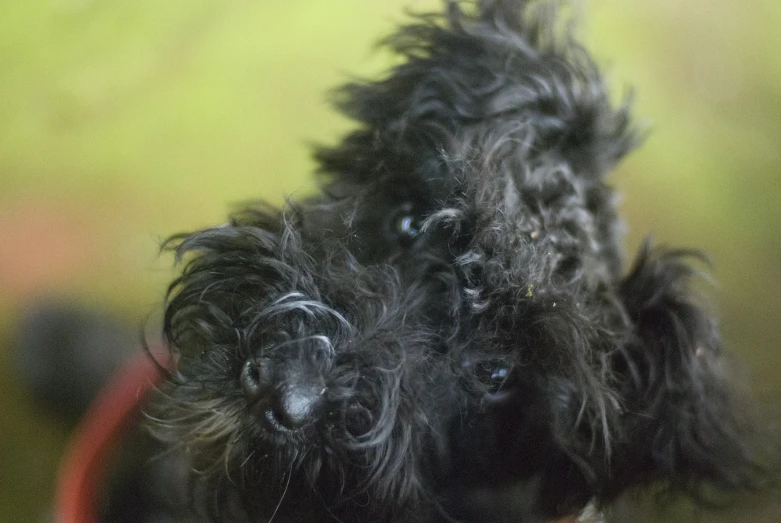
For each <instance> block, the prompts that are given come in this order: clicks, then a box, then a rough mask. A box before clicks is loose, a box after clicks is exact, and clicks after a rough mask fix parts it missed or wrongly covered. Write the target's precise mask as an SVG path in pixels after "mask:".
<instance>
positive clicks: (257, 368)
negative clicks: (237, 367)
mask: <svg viewBox="0 0 781 523" xmlns="http://www.w3.org/2000/svg"><path fill="white" fill-rule="evenodd" d="M307 370H308V369H306V368H304V366H303V365H301V364H297V363H290V364H285V363H279V362H277V363H274V362H271V361H267V360H259V361H258V360H248V361H247V362H246V363H245V364H244V367H243V369H242V372H241V378H240V379H241V385H242V388H243V389H244V393H245V394H246V396H247V399H248V400H249V403H250V404H251V405H252V406H253V408H254V409H255V412H256V413H257V415H258V416H259V417H261V418H262V419H263V421H264V422H265V425H266V427H267V428H269V429H271V430H277V431H284V430H298V429H300V428H303V427H305V426H306V425H308V424H310V423H312V422H313V421H315V420H316V419H317V417H318V415H319V411H320V409H321V407H322V405H323V403H324V401H325V398H324V393H325V385H324V382H323V380H322V378H321V377H319V376H318V375H316V373H313V372H308V371H307Z"/></svg>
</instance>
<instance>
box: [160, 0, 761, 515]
mask: <svg viewBox="0 0 781 523" xmlns="http://www.w3.org/2000/svg"><path fill="white" fill-rule="evenodd" d="M534 7H535V6H534V5H531V6H530V5H527V2H523V1H520V0H517V1H510V0H507V1H498V0H497V1H484V2H480V3H479V5H478V7H477V8H475V10H474V12H464V10H463V9H462V8H461V7H460V6H459V4H458V3H456V2H449V3H448V11H447V12H446V14H445V15H443V16H424V17H420V18H419V19H418V20H417V22H416V23H414V24H412V25H409V26H407V27H404V28H402V29H401V30H400V31H399V32H398V33H397V34H395V35H394V36H393V37H391V38H390V39H388V41H387V43H388V45H390V46H391V47H392V48H393V49H394V50H395V51H397V52H398V53H400V54H401V55H403V56H404V57H405V58H406V60H405V61H404V62H403V63H402V64H401V65H399V66H398V67H396V68H395V69H393V70H392V71H391V73H390V74H389V75H388V76H387V77H386V78H385V79H383V80H381V81H378V82H373V83H365V84H357V83H356V84H351V85H348V86H346V87H345V88H344V89H342V90H341V91H340V92H339V94H338V98H337V102H338V106H339V107H340V108H341V109H342V110H343V111H344V112H345V113H346V114H348V115H349V116H351V117H353V118H354V119H355V120H356V121H357V122H358V124H359V125H358V129H357V130H356V131H354V132H353V133H352V134H350V135H349V136H347V137H346V138H345V139H344V140H343V141H342V142H341V143H340V144H339V145H338V146H336V147H333V148H322V149H320V150H319V151H318V152H317V158H318V159H319V161H320V165H321V176H322V179H323V182H324V183H323V191H322V194H320V195H318V196H316V197H313V198H311V199H308V200H304V201H301V202H298V203H292V204H289V205H288V206H287V207H286V208H285V210H282V211H277V210H273V209H261V210H254V211H247V212H245V213H243V214H241V215H239V216H237V217H235V218H234V219H233V220H232V221H231V222H230V223H229V224H228V225H226V226H223V227H220V228H216V229H210V230H207V231H201V232H198V233H194V234H192V235H187V236H183V237H179V238H177V239H175V240H174V241H173V243H172V244H173V245H174V246H175V248H176V250H177V252H178V255H179V256H180V257H181V258H184V259H186V260H187V261H186V264H185V265H184V269H183V274H182V276H181V277H180V278H179V279H178V280H177V281H175V282H174V284H173V285H172V286H171V292H170V299H169V301H168V307H167V311H166V321H165V334H166V337H167V339H168V342H169V345H170V346H171V348H172V350H173V351H174V352H175V354H176V356H177V358H178V362H179V366H178V369H177V371H176V373H175V374H174V379H173V380H172V387H171V389H170V390H169V391H168V400H167V401H163V409H162V414H161V416H162V417H164V418H165V420H166V422H165V423H166V424H167V425H168V426H169V427H170V428H171V429H172V430H173V433H174V434H176V435H177V437H179V438H181V445H182V446H183V447H184V448H185V449H186V450H188V451H189V452H190V453H191V454H192V455H193V462H194V467H195V468H196V470H198V471H200V472H203V473H204V474H205V477H207V478H208V480H209V481H210V484H211V485H214V486H215V487H218V488H217V490H216V491H218V492H224V493H225V494H224V496H222V497H224V498H225V500H227V499H228V498H230V497H231V496H233V495H235V494H236V493H238V494H239V498H241V500H242V503H243V505H244V506H245V511H249V512H250V513H252V514H253V516H258V517H259V516H266V517H268V516H269V515H273V514H274V513H275V512H276V511H277V508H279V506H283V509H282V512H281V514H282V515H285V514H288V515H289V517H291V518H293V517H299V518H301V517H306V518H309V519H311V520H315V521H317V520H328V518H330V517H332V516H333V517H335V518H337V519H339V520H342V521H346V520H357V521H361V520H368V519H372V518H374V519H376V520H399V521H402V520H403V521H413V520H414V521H433V520H434V515H433V514H434V513H436V511H437V510H439V509H436V510H435V509H433V508H432V507H434V506H441V507H442V509H443V510H446V511H449V512H450V514H451V515H454V516H455V517H457V518H463V519H467V520H485V519H486V518H488V519H492V518H493V519H497V520H504V519H510V520H519V519H522V518H529V519H531V520H536V519H547V518H551V519H552V518H559V517H565V516H570V515H573V514H576V513H577V512H578V511H579V510H580V509H582V508H583V506H584V505H585V504H586V503H587V502H588V501H589V500H592V499H596V500H597V501H598V502H600V503H606V502H609V501H611V500H612V499H614V498H615V497H617V496H618V495H619V494H621V493H622V492H624V491H625V490H627V489H629V488H632V487H634V486H637V485H645V484H650V483H655V482H661V483H666V484H668V485H670V486H672V487H673V488H674V489H676V490H680V491H683V492H685V493H687V494H693V495H695V497H696V496H698V495H700V494H701V493H702V488H701V487H702V486H703V485H707V486H708V487H712V486H713V487H716V488H724V489H735V488H738V489H741V488H751V487H755V486H757V485H758V482H759V480H760V479H761V478H762V477H764V475H765V472H766V471H767V468H766V467H765V466H763V464H762V461H761V460H762V458H763V457H764V456H761V455H760V454H758V453H757V452H758V451H757V448H756V447H755V446H754V434H753V429H751V426H750V425H749V424H747V423H745V420H744V419H741V418H740V412H738V411H737V409H736V408H735V403H736V401H737V400H735V397H734V394H733V393H732V391H731V388H730V386H729V384H728V381H727V380H726V378H725V377H724V375H723V370H722V367H723V356H722V350H721V346H720V342H719V339H718V335H717V332H716V330H715V328H714V326H713V322H712V320H711V319H710V318H709V316H708V315H707V314H706V313H705V312H704V311H703V309H702V308H700V307H699V306H698V305H697V303H696V299H695V298H694V297H693V295H692V292H691V290H690V289H689V279H690V276H691V274H692V270H691V269H690V268H689V264H688V261H687V258H688V257H689V256H688V255H687V254H686V253H681V252H676V251H660V250H653V249H651V248H650V247H646V248H644V249H643V251H642V252H641V253H640V254H639V255H638V256H637V261H636V262H635V265H634V268H633V269H632V270H630V271H629V273H628V275H624V273H623V266H622V260H621V255H620V245H619V239H618V233H617V230H618V221H617V218H616V211H615V207H614V196H613V191H612V190H611V189H610V187H609V186H608V185H607V184H606V183H605V181H604V175H605V174H606V172H607V171H609V169H610V168H611V167H612V166H613V165H614V164H615V163H616V162H617V161H618V160H619V159H620V158H621V157H622V156H623V155H624V154H625V153H626V152H627V151H628V150H629V149H631V147H632V146H633V144H634V143H635V142H636V140H635V137H634V134H633V132H632V131H631V129H630V126H629V116H628V109H627V107H626V105H623V106H620V107H617V108H616V107H614V106H613V104H611V101H610V99H609V95H608V93H607V91H606V88H605V85H604V82H603V81H602V78H601V75H600V73H599V71H598V69H597V68H596V67H595V66H594V64H593V62H592V61H591V59H590V58H589V56H588V54H587V53H586V52H585V51H584V50H583V49H582V48H581V47H580V46H579V45H578V44H577V43H575V42H574V41H573V40H572V38H571V36H570V34H569V32H568V31H566V30H559V29H560V27H561V24H560V23H559V21H557V20H556V18H555V17H554V16H553V11H552V10H551V9H550V8H549V7H545V6H542V7H539V8H538V9H534ZM544 7H545V8H544ZM486 492H505V493H506V494H505V495H503V496H500V497H499V501H498V502H497V500H496V499H497V498H496V497H490V496H486V495H485V493H486ZM520 492H523V494H520ZM486 499H490V500H491V501H488V502H486V501H485V500H486ZM225 500H222V501H223V502H224V501H225ZM519 500H522V501H519ZM223 504H225V503H223ZM284 504H287V507H288V508H284ZM487 505H489V506H487ZM520 505H522V506H520ZM302 507H303V508H302ZM223 510H224V508H223ZM367 518H368V519H367ZM416 518H417V519H416ZM535 518H536V519H535Z"/></svg>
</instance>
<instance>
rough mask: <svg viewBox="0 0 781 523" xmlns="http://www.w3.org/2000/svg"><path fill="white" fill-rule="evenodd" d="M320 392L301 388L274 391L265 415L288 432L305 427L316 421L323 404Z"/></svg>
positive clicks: (311, 388) (304, 387) (314, 389)
mask: <svg viewBox="0 0 781 523" xmlns="http://www.w3.org/2000/svg"><path fill="white" fill-rule="evenodd" d="M322 390H323V389H320V390H316V388H313V387H306V386H301V387H287V388H285V389H283V390H278V391H275V392H274V394H272V397H271V401H270V403H269V411H268V412H267V414H266V415H267V416H272V417H273V418H274V419H275V421H277V422H278V423H279V424H280V425H282V426H283V427H284V428H286V429H288V430H296V429H300V428H302V427H305V426H306V425H308V424H309V423H311V422H312V421H314V420H315V419H317V415H318V411H319V410H320V407H321V406H322V404H323V394H322V393H321V391H322ZM323 392H324V391H323Z"/></svg>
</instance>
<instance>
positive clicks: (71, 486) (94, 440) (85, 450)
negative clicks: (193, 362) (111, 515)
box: [54, 353, 167, 523]
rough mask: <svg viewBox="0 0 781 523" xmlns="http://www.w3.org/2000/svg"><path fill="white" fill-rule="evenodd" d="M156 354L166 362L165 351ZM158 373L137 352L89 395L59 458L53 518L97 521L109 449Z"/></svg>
mask: <svg viewBox="0 0 781 523" xmlns="http://www.w3.org/2000/svg"><path fill="white" fill-rule="evenodd" d="M153 354H154V353H153ZM155 358H156V359H157V360H158V362H159V363H160V365H167V357H166V356H159V355H155ZM162 377H163V374H162V372H160V369H159V367H158V366H156V365H155V363H154V362H153V361H152V359H151V358H150V357H149V355H147V354H140V355H138V356H136V357H134V358H132V359H130V360H129V361H128V362H126V363H125V364H124V365H123V366H122V367H121V368H120V369H119V371H117V372H116V373H115V374H114V376H113V377H112V378H111V379H110V380H109V382H108V383H107V384H106V385H105V386H104V388H103V390H101V392H100V394H98V396H97V397H96V398H95V399H94V400H93V401H92V404H91V405H90V407H89V409H88V410H87V413H86V415H85V416H84V418H83V419H82V421H81V423H80V424H79V426H78V427H77V428H76V431H75V432H74V434H73V436H72V437H71V440H70V442H69V443H68V447H67V448H66V450H65V454H64V456H63V458H62V461H61V462H60V468H59V471H58V474H57V489H56V492H55V498H54V511H55V512H54V514H55V518H54V521H55V523H96V522H97V497H98V494H99V492H100V488H101V486H102V484H101V479H102V478H103V476H104V475H105V473H106V466H107V465H108V463H107V460H108V458H109V456H110V455H111V451H112V450H113V448H114V446H115V445H116V443H117V441H118V440H119V439H120V437H121V435H122V432H123V429H124V428H125V427H126V426H127V424H128V422H130V421H131V419H132V417H133V415H134V414H135V413H136V412H138V409H139V404H140V402H141V400H142V399H143V398H144V395H145V394H146V393H147V392H148V391H149V390H150V389H151V388H153V387H154V386H155V385H156V384H157V383H159V382H160V380H161V379H162Z"/></svg>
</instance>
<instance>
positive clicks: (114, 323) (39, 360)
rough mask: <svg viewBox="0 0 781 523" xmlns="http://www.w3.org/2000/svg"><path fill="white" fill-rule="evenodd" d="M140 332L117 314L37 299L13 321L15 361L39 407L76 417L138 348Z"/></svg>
mask: <svg viewBox="0 0 781 523" xmlns="http://www.w3.org/2000/svg"><path fill="white" fill-rule="evenodd" d="M138 340H139V336H138V335H137V334H135V333H134V332H133V329H132V328H129V327H128V326H127V325H125V324H124V323H123V322H122V321H120V320H119V319H118V318H115V317H113V316H111V315H109V314H107V313H104V312H100V311H96V310H91V309H87V308H86V307H83V306H82V305H79V304H75V303H69V302H66V301H63V300H51V299H50V300H41V301H38V302H36V303H34V304H32V305H31V306H29V307H28V308H27V310H26V311H25V312H24V313H23V315H22V318H21V321H20V322H19V325H18V331H17V338H16V350H15V351H14V360H15V362H14V363H15V366H16V368H17V371H18V375H19V377H20V379H21V381H22V382H23V385H24V386H25V388H26V389H27V390H29V392H30V393H31V394H32V395H33V397H34V398H35V400H36V401H37V402H38V403H39V404H40V406H41V407H42V408H44V409H46V410H47V411H48V412H49V413H51V414H53V415H55V416H58V417H60V418H63V419H66V420H74V421H75V420H76V419H78V418H79V417H80V416H81V415H82V414H83V413H84V412H85V411H86V410H87V407H88V406H89V403H90V401H91V400H92V398H93V397H95V396H96V395H97V393H98V391H99V390H100V388H101V387H102V386H103V384H104V383H105V382H106V380H107V379H108V377H109V376H110V375H111V374H112V373H114V372H115V371H116V370H117V369H118V368H119V366H120V365H121V364H122V362H123V361H125V360H126V359H127V358H128V357H129V356H130V355H132V354H133V353H135V352H137V351H138V350H139V349H138V347H139V345H140V344H139V341H138Z"/></svg>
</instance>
